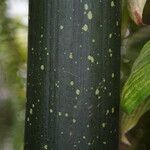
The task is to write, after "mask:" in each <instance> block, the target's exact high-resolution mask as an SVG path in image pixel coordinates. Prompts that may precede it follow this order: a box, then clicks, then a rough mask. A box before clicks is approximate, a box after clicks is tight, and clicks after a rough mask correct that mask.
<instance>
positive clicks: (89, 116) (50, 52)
mask: <svg viewBox="0 0 150 150" xmlns="http://www.w3.org/2000/svg"><path fill="white" fill-rule="evenodd" d="M29 5H30V10H29V15H30V17H29V18H30V20H29V51H28V80H27V105H26V125H25V150H42V149H43V150H44V149H48V150H73V149H81V150H90V149H92V150H112V149H113V150H117V149H118V116H119V94H120V93H119V78H120V77H119V72H120V69H119V64H120V4H119V0H51V1H50V0H30V3H29Z"/></svg>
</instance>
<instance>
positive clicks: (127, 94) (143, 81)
mask: <svg viewBox="0 0 150 150" xmlns="http://www.w3.org/2000/svg"><path fill="white" fill-rule="evenodd" d="M148 96H150V41H149V42H148V43H147V44H146V45H145V46H144V47H143V49H142V51H141V53H140V55H139V57H138V58H137V59H136V61H135V63H134V64H133V67H132V71H131V75H130V77H129V78H128V80H127V82H126V84H125V86H124V88H123V92H122V101H121V106H122V108H123V109H124V110H125V111H126V112H128V113H131V112H132V111H133V110H134V109H135V108H137V106H138V105H139V104H140V103H141V102H142V101H144V100H145V99H146V98H148Z"/></svg>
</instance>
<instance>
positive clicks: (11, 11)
mask: <svg viewBox="0 0 150 150" xmlns="http://www.w3.org/2000/svg"><path fill="white" fill-rule="evenodd" d="M139 1H142V0H137V1H135V0H131V1H130V2H131V4H132V6H133V5H134V4H138V2H139ZM143 1H145V0H143ZM134 2H136V3H134ZM128 3H129V1H128V0H123V1H122V47H121V56H122V59H121V88H123V87H124V86H125V83H126V81H127V80H128V78H129V76H130V75H132V71H131V70H132V66H133V64H134V62H135V61H136V59H137V58H138V57H140V56H139V55H140V51H141V49H142V47H143V46H144V45H145V44H146V43H147V42H148V41H149V40H150V26H149V25H146V24H149V23H150V19H149V16H150V1H147V2H146V5H145V4H143V6H144V9H143V10H142V15H143V17H142V18H141V19H142V24H141V22H140V24H138V23H137V22H136V20H135V17H134V16H133V14H132V11H131V10H130V8H129V7H128V5H129V4H128ZM135 7H137V6H135ZM140 13H141V12H140ZM27 18H28V1H27V0H0V150H23V132H24V114H25V101H26V98H25V93H26V88H25V87H26V59H27V22H28V21H27ZM149 49H150V48H149ZM149 69H150V68H149ZM129 90H130V89H129ZM147 106H148V108H147ZM149 108H150V104H149V103H148V104H147V103H145V102H143V103H142V104H140V106H139V107H138V108H137V109H136V110H135V111H134V112H133V113H131V114H126V113H125V112H124V111H123V110H122V109H121V112H120V116H121V117H120V118H121V120H120V122H121V124H120V129H121V131H120V133H121V135H120V139H121V140H120V150H141V149H142V150H149V149H150V142H149V135H150V129H149V127H150V111H148V110H149ZM145 112H146V113H145ZM143 114H144V115H143Z"/></svg>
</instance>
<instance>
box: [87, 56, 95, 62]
mask: <svg viewBox="0 0 150 150" xmlns="http://www.w3.org/2000/svg"><path fill="white" fill-rule="evenodd" d="M88 60H89V61H91V63H94V57H93V56H91V55H89V56H88Z"/></svg>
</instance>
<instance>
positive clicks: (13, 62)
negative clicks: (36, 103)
mask: <svg viewBox="0 0 150 150" xmlns="http://www.w3.org/2000/svg"><path fill="white" fill-rule="evenodd" d="M26 19H27V1H26V0H0V150H21V149H22V147H23V131H24V129H23V128H24V110H25V81H26V58H27V20H26Z"/></svg>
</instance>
